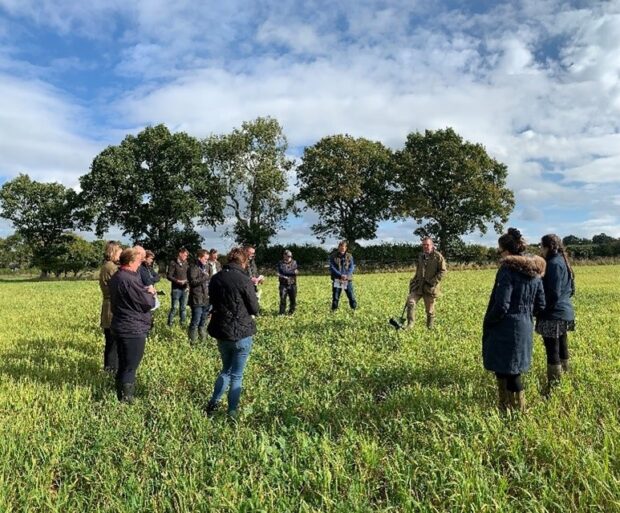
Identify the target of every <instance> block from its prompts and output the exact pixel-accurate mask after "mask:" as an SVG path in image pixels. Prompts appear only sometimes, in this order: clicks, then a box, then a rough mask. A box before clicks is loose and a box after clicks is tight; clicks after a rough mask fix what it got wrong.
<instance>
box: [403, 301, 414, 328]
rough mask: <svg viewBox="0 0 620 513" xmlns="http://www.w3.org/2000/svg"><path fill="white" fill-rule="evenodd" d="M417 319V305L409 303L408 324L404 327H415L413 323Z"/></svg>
mask: <svg viewBox="0 0 620 513" xmlns="http://www.w3.org/2000/svg"><path fill="white" fill-rule="evenodd" d="M414 321H415V305H409V304H408V305H407V324H405V326H404V328H405V329H406V330H410V329H411V328H413V323H414Z"/></svg>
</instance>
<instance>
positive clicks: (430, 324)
mask: <svg viewBox="0 0 620 513" xmlns="http://www.w3.org/2000/svg"><path fill="white" fill-rule="evenodd" d="M434 323H435V314H430V313H427V314H426V327H427V328H428V329H429V330H432V329H433V324H434Z"/></svg>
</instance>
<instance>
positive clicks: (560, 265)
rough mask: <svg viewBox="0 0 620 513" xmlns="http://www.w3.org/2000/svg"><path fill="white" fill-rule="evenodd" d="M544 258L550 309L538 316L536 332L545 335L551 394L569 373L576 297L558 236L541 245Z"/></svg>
mask: <svg viewBox="0 0 620 513" xmlns="http://www.w3.org/2000/svg"><path fill="white" fill-rule="evenodd" d="M540 247H541V250H542V255H543V257H544V258H545V260H546V261H547V271H546V272H545V276H544V278H543V285H544V288H545V299H546V303H547V305H546V307H545V309H544V310H543V311H542V312H541V313H540V315H538V318H537V323H536V332H537V333H539V334H540V335H542V337H543V341H544V343H545V349H546V351H547V380H548V391H550V390H551V387H552V386H553V385H554V384H556V383H557V382H558V381H559V380H560V376H561V375H562V372H563V371H564V372H566V371H568V337H567V333H568V332H569V331H574V330H575V310H574V309H573V302H572V299H571V298H572V297H573V295H574V294H575V280H574V277H573V270H572V269H571V267H570V264H569V263H568V258H566V251H565V250H564V245H563V244H562V239H560V237H558V236H557V235H554V234H548V235H545V236H544V237H543V238H542V239H541V241H540Z"/></svg>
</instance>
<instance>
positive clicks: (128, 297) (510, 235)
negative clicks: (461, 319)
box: [99, 228, 575, 417]
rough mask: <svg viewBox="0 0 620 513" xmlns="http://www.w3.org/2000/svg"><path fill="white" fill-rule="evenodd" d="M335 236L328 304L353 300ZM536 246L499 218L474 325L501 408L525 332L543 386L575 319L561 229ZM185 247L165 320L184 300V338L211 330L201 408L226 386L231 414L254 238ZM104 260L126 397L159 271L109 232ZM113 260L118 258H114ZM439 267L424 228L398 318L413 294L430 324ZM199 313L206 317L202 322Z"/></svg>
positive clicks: (174, 267) (289, 294) (514, 380)
mask: <svg viewBox="0 0 620 513" xmlns="http://www.w3.org/2000/svg"><path fill="white" fill-rule="evenodd" d="M347 249H348V247H347V244H346V242H345V241H342V242H340V243H339V244H338V249H337V250H336V251H334V252H333V253H332V254H331V255H330V257H329V270H330V278H331V281H332V311H333V310H336V309H337V308H338V302H339V299H340V295H341V293H342V291H343V290H344V291H345V293H346V295H347V298H348V300H349V305H350V307H351V308H352V309H353V310H355V309H356V308H357V301H356V299H355V295H354V290H353V283H352V279H353V272H354V270H355V263H354V260H353V256H352V255H351V253H349V252H348V251H347ZM540 249H541V254H542V257H541V256H537V255H532V254H528V253H527V245H526V242H525V240H524V238H523V236H522V234H521V232H520V231H519V230H517V229H515V228H509V229H508V231H507V233H505V234H503V235H502V236H501V237H499V239H498V250H497V251H498V255H499V257H500V265H499V269H498V271H497V274H496V277H495V282H494V285H493V288H492V291H491V295H490V298H489V303H488V306H487V310H486V313H485V315H484V320H483V325H482V359H483V364H484V368H485V369H486V370H488V371H491V372H493V373H494V374H495V379H496V382H497V390H498V406H499V409H500V410H501V411H508V410H513V411H521V412H522V411H524V410H525V405H526V401H525V391H524V385H523V381H522V375H523V374H524V373H526V372H527V371H528V370H529V369H530V367H531V363H532V353H533V337H534V332H537V333H539V334H540V335H541V336H542V338H543V342H544V347H545V350H546V355H547V386H546V389H545V394H549V393H550V392H551V390H552V388H553V387H554V386H555V385H556V384H557V383H558V382H559V380H560V378H561V375H562V374H563V373H565V372H568V369H569V365H568V362H569V353H568V340H567V333H568V332H569V331H574V329H575V312H574V308H573V305H572V297H573V295H574V292H575V281H574V274H573V271H572V269H571V266H570V264H569V261H568V258H567V255H566V251H565V249H564V247H563V245H562V241H561V239H560V238H559V237H558V236H557V235H554V234H548V235H545V236H544V237H542V239H541V242H540ZM188 254H189V252H188V251H187V249H185V248H180V249H179V251H178V253H177V258H176V259H175V260H172V261H171V262H170V265H169V266H168V270H167V273H166V276H167V278H168V279H169V280H170V282H171V287H172V293H171V296H172V298H171V309H170V312H169V314H168V326H171V325H172V324H173V321H174V318H175V317H176V311H177V310H179V316H180V320H181V325H184V323H185V318H186V312H185V308H186V304H187V302H188V300H189V305H190V307H191V313H192V318H191V322H190V325H189V330H188V336H189V342H190V344H192V345H194V344H195V343H196V342H197V340H198V337H200V339H201V340H202V341H206V340H207V334H208V335H210V336H211V337H213V338H214V339H216V340H217V345H218V351H219V353H220V358H221V362H222V368H221V371H220V373H219V374H218V376H217V378H216V380H215V384H214V388H213V394H212V396H211V399H210V400H209V402H208V404H207V407H206V410H207V414H208V415H212V414H213V413H214V412H215V411H216V410H217V409H218V407H219V404H220V401H221V399H222V397H223V395H224V394H225V393H226V391H227V390H228V414H229V415H230V416H231V417H236V416H237V414H238V407H239V400H240V397H241V390H242V383H243V373H244V370H245V365H246V363H247V360H248V358H249V355H250V352H251V349H252V339H253V336H254V335H255V333H256V322H255V320H254V318H255V317H256V316H257V315H258V313H259V295H260V294H259V288H258V286H259V285H260V284H261V283H263V281H264V277H263V276H262V275H260V274H259V273H258V269H257V267H256V263H255V260H254V258H255V248H253V247H252V246H245V247H239V248H234V249H232V250H231V251H230V252H229V254H228V255H227V264H226V265H225V266H224V267H222V266H221V264H220V263H219V261H218V253H217V250H215V249H211V250H210V251H207V250H199V251H198V252H197V253H196V260H195V261H194V262H192V264H191V265H190V264H188V261H187V259H188ZM104 257H105V263H104V264H103V266H102V267H101V270H100V273H99V284H100V288H101V292H102V296H103V303H102V308H101V327H102V328H103V330H104V335H105V348H104V369H105V370H106V371H108V372H110V373H114V374H115V375H116V389H117V396H118V399H119V400H121V401H125V402H131V401H132V400H133V396H134V389H135V379H136V373H137V370H138V367H139V365H140V362H141V360H142V357H143V355H144V348H145V342H146V337H147V335H148V332H149V330H150V329H151V327H152V311H153V310H154V309H155V308H156V307H157V305H158V303H157V300H156V291H155V288H154V284H155V283H157V282H158V281H159V275H158V274H157V273H156V272H155V271H154V270H153V267H152V266H153V260H154V258H155V255H154V254H153V253H152V252H150V251H145V250H144V249H143V248H142V247H140V246H136V247H134V248H129V249H126V250H124V251H122V250H121V247H120V245H119V244H118V243H116V242H113V241H112V242H109V243H108V244H107V246H106V249H105V255H104ZM119 266H120V267H119ZM276 271H277V276H278V291H279V298H280V304H279V314H280V315H284V314H286V313H287V312H286V303H287V300H288V314H289V315H292V314H293V313H294V312H295V309H296V306H297V276H298V273H299V268H298V265H297V262H296V261H295V260H293V255H292V253H291V251H289V250H285V251H284V252H283V255H282V260H280V262H278V264H277V267H276ZM445 273H446V261H445V259H444V257H443V256H442V255H441V253H439V252H438V251H437V250H436V249H435V246H434V244H433V241H432V240H431V239H430V238H428V237H426V238H424V239H423V241H422V253H421V254H420V257H419V259H418V262H417V266H416V270H415V274H414V276H413V278H412V279H411V281H410V288H409V295H408V297H407V303H406V309H407V325H406V328H409V329H410V328H412V327H413V324H414V318H415V314H414V309H415V306H416V304H417V303H418V301H419V300H420V299H423V301H424V305H425V310H426V314H427V318H426V321H427V322H426V326H427V328H429V329H430V328H432V327H433V321H434V306H435V301H436V299H437V297H438V295H439V286H440V282H441V280H442V278H443V277H444V275H445ZM207 322H208V326H207Z"/></svg>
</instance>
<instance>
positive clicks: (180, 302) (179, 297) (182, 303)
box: [168, 289, 189, 326]
mask: <svg viewBox="0 0 620 513" xmlns="http://www.w3.org/2000/svg"><path fill="white" fill-rule="evenodd" d="M170 298H171V299H172V305H171V307H170V313H169V314H168V326H172V323H173V322H174V316H175V315H176V313H177V308H178V309H180V310H181V312H180V315H181V324H184V323H185V316H186V312H185V310H186V309H187V300H188V298H189V289H172V292H171V294H170Z"/></svg>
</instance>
